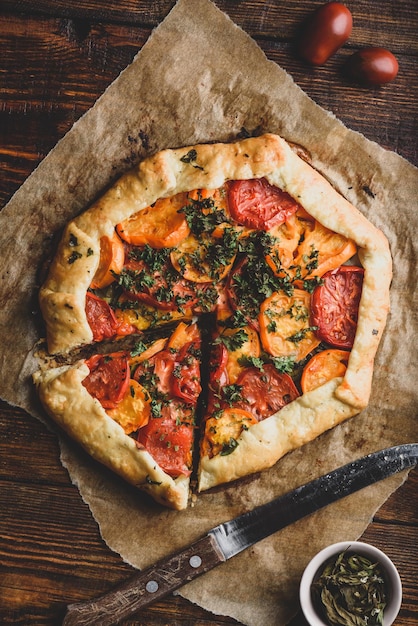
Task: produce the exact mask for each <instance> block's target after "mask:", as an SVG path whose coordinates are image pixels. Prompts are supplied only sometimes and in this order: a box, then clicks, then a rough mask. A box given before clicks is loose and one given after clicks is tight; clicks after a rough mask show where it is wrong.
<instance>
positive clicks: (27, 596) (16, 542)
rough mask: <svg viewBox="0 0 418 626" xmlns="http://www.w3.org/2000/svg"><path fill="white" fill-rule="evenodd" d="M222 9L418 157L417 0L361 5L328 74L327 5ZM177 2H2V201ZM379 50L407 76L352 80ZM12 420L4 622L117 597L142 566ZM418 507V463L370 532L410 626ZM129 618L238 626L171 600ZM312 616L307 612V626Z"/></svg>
mask: <svg viewBox="0 0 418 626" xmlns="http://www.w3.org/2000/svg"><path fill="white" fill-rule="evenodd" d="M216 4H217V5H218V7H219V8H220V9H222V10H224V11H225V12H226V13H227V14H228V15H229V16H230V17H231V18H232V20H233V21H234V22H235V23H236V24H238V25H239V26H241V27H242V28H243V29H244V30H246V31H247V32H248V33H249V34H250V35H251V36H252V37H253V38H254V39H255V40H256V41H257V42H258V43H259V45H260V46H261V48H262V49H263V50H264V51H265V53H266V54H267V56H268V57H269V58H270V59H272V60H273V61H275V62H277V63H278V64H280V65H281V66H282V67H284V68H285V69H286V70H287V71H289V72H290V73H291V74H292V76H293V77H294V79H295V81H296V82H297V83H298V84H299V85H300V86H301V87H302V89H304V90H305V91H306V92H307V93H308V94H309V95H310V96H311V97H312V98H313V99H314V100H315V101H316V102H317V103H318V104H320V105H321V106H323V107H324V108H326V109H328V110H331V111H333V113H334V114H335V115H336V116H337V117H339V118H340V119H341V120H342V121H343V122H344V123H345V124H346V125H347V126H349V127H351V128H352V129H354V130H357V131H360V132H362V133H363V134H364V135H365V136H366V137H368V138H369V139H372V140H375V141H377V142H378V143H379V144H381V145H382V146H384V147H386V148H389V149H391V150H394V151H396V152H398V153H399V154H400V155H402V156H404V157H405V158H406V159H408V160H409V161H411V162H412V163H414V164H415V165H417V164H418V154H417V147H418V141H417V139H418V133H417V124H418V122H417V120H418V71H417V70H418V64H417V60H418V37H417V33H418V5H417V3H416V0H380V2H375V1H374V0H351V1H347V5H348V6H349V8H350V9H351V10H352V13H353V15H354V23H355V28H354V31H353V33H352V36H351V38H350V41H349V43H348V45H346V46H345V48H344V49H343V50H341V51H340V53H339V54H338V55H337V56H336V57H334V58H333V59H331V60H330V61H329V63H328V64H327V65H326V66H325V67H322V68H316V69H313V68H310V67H308V66H306V65H305V64H304V63H302V62H301V61H300V60H299V59H298V58H297V57H296V56H295V54H294V46H293V41H294V35H295V33H296V31H297V29H298V26H299V24H300V22H301V20H302V19H303V18H304V17H305V16H306V15H308V14H309V13H310V12H311V11H312V10H313V8H314V7H316V6H318V5H319V4H321V2H316V1H313V0H305V1H304V2H300V1H298V0H286V2H278V1H274V0H268V1H267V2H263V1H262V0H244V1H242V2H239V1H234V0H217V1H216ZM173 5H174V1H173V0H159V1H158V2H151V1H145V0H144V1H142V2H138V1H137V0H123V1H116V0H71V2H68V1H67V0H37V1H36V2H33V0H2V1H1V8H0V15H1V19H0V76H1V82H0V97H1V108H0V136H1V140H0V159H1V176H0V206H3V205H4V204H5V203H6V202H7V201H8V200H9V199H10V197H11V196H12V194H13V193H14V192H15V191H16V190H17V189H18V187H19V186H20V185H21V184H22V183H23V182H24V180H25V179H26V178H27V176H29V174H30V173H31V172H32V171H33V170H34V168H35V167H36V166H37V164H38V163H39V162H40V161H41V160H42V159H43V157H45V155H46V154H47V153H48V152H49V150H50V149H51V148H52V147H53V146H54V145H55V144H56V142H57V141H58V140H59V139H60V138H61V137H62V136H63V135H64V134H65V133H66V132H67V131H68V130H69V129H70V128H71V126H72V124H73V123H74V122H75V121H76V120H77V119H78V118H79V117H80V116H81V115H82V114H83V113H84V112H85V111H86V110H87V109H88V108H89V107H91V106H92V105H93V103H94V102H95V100H96V99H97V97H98V96H100V95H101V93H102V92H103V91H104V89H105V88H106V87H107V85H109V83H110V82H111V81H112V80H113V79H114V78H116V77H117V76H118V74H119V73H120V71H121V70H123V69H124V68H125V67H126V65H128V64H129V63H130V62H131V61H132V59H133V57H134V55H135V54H136V52H137V51H138V49H140V48H141V46H142V45H143V44H144V43H145V41H146V40H147V38H148V36H149V35H150V33H151V31H152V29H153V28H154V27H155V26H156V25H157V24H158V23H159V22H160V21H161V20H162V19H163V18H164V17H165V16H166V14H167V13H168V11H169V10H170V9H171V7H172V6H173ZM368 45H375V46H385V47H388V48H389V49H391V50H392V52H394V53H395V54H396V56H397V57H398V59H399V62H400V73H399V76H398V78H397V79H396V81H395V82H393V83H391V84H388V85H386V86H384V87H382V88H373V89H367V88H361V87H358V86H356V85H353V84H350V83H349V82H348V81H347V80H346V79H345V78H344V77H343V76H342V74H341V63H342V60H343V59H344V58H345V57H346V56H347V55H348V54H350V53H351V52H353V51H355V50H357V49H358V48H360V47H364V46H368ZM389 210H390V207H389ZM12 340H13V339H12V337H11V341H12ZM5 375H7V371H3V372H2V376H5ZM0 423H1V432H2V437H1V440H0V446H1V449H0V467H1V475H0V485H1V489H0V499H1V502H0V552H1V558H0V561H1V563H0V623H1V624H2V625H6V624H21V625H22V626H28V625H36V626H41V625H51V626H52V625H57V624H60V623H61V619H62V616H63V613H64V608H65V605H66V604H67V603H69V602H74V601H79V600H82V599H87V598H90V597H94V596H96V595H99V594H101V593H103V592H104V591H106V590H108V589H110V588H111V587H112V586H113V585H114V584H116V583H117V582H119V581H121V580H124V579H126V578H128V577H129V576H130V574H131V573H132V568H131V567H129V566H128V565H126V564H125V563H123V562H122V560H121V558H120V557H119V556H118V555H117V554H114V553H113V552H111V551H110V550H109V549H108V548H107V547H106V545H105V544H104V543H103V541H102V539H101V537H100V535H99V532H98V528H97V525H96V523H95V521H94V520H93V518H92V516H91V514H90V511H89V509H88V507H87V506H86V505H85V504H84V503H83V501H82V500H81V497H80V495H79V493H78V491H77V488H76V487H74V486H73V485H72V484H71V482H70V480H69V478H68V475H67V473H66V471H65V470H64V469H63V468H62V466H61V463H60V460H59V449H58V444H57V440H56V438H55V436H54V435H52V434H51V433H50V432H49V431H48V430H47V429H46V428H45V427H44V426H43V425H42V424H41V423H39V422H38V421H37V420H35V419H34V418H32V417H30V416H29V415H27V414H26V413H25V412H24V411H22V410H19V409H16V408H12V407H10V406H8V405H6V404H4V403H0ZM417 501H418V470H414V471H413V472H411V474H410V477H409V479H408V481H407V482H406V483H405V484H404V486H403V487H401V488H400V489H399V490H398V491H397V492H396V493H395V494H393V496H392V497H391V498H390V499H389V500H388V501H387V502H386V503H385V505H384V506H383V507H382V508H381V510H380V511H379V512H378V513H377V515H376V517H375V518H374V520H373V521H372V523H371V524H370V526H369V527H368V529H367V530H366V532H365V534H364V537H363V538H364V539H365V540H366V541H370V542H371V543H374V544H375V545H376V546H378V547H380V548H383V549H384V550H385V551H386V552H387V553H388V554H389V555H390V556H391V557H392V558H393V559H394V561H395V563H396V564H397V566H398V568H399V571H400V574H401V577H402V579H403V584H404V601H403V605H402V608H401V611H400V614H399V617H398V619H397V620H396V624H397V625H399V626H412V625H413V624H415V625H416V624H418V582H417V581H418V576H417V574H418V507H417ZM126 623H127V624H131V625H134V624H135V625H139V624H141V625H147V626H152V625H159V626H161V625H163V624H169V625H171V626H173V625H174V626H175V625H190V626H191V625H194V626H195V625H203V624H206V625H215V624H233V623H236V622H235V621H234V620H231V619H228V618H222V617H215V616H213V615H211V614H209V613H207V612H205V611H204V610H202V609H200V608H199V607H196V606H193V605H191V604H190V603H188V602H187V601H185V600H183V599H181V598H179V597H170V598H168V599H167V600H165V601H164V602H159V603H157V604H155V605H154V606H152V607H151V608H149V609H148V610H146V611H144V612H143V613H142V614H141V615H140V616H138V617H137V618H136V619H131V620H129V621H128V622H126ZM303 623H304V622H303V619H302V618H301V617H300V616H298V617H297V618H296V619H295V620H294V622H293V626H296V625H299V624H303ZM278 626H283V625H278Z"/></svg>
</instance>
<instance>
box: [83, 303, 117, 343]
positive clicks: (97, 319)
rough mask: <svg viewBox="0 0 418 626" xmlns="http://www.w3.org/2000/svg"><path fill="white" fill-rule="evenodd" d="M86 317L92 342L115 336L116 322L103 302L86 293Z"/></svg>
mask: <svg viewBox="0 0 418 626" xmlns="http://www.w3.org/2000/svg"><path fill="white" fill-rule="evenodd" d="M86 316H87V321H88V323H89V326H90V328H91V330H92V333H93V340H94V341H103V339H109V338H110V337H114V336H115V335H116V334H117V329H118V321H117V319H116V317H115V314H114V313H113V311H112V309H111V308H110V306H109V305H108V303H107V302H106V301H105V300H102V299H101V298H98V297H97V296H96V295H94V293H91V292H90V291H88V292H87V297H86Z"/></svg>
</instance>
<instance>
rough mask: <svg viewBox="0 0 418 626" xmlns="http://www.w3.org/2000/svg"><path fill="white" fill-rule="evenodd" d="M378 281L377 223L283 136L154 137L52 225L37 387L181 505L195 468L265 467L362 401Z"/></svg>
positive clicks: (110, 461) (376, 333) (112, 459)
mask: <svg viewBox="0 0 418 626" xmlns="http://www.w3.org/2000/svg"><path fill="white" fill-rule="evenodd" d="M390 280H391V257H390V253H389V248H388V244H387V240H386V238H385V237H384V235H383V234H382V233H381V232H380V231H379V230H378V229H377V228H375V227H374V226H373V225H372V224H371V223H370V222H369V221H368V220H367V219H366V218H365V217H364V216H363V215H362V214H361V213H360V212H359V211H358V210H357V209H356V208H355V207H354V206H353V205H352V204H350V203H349V202H348V201H347V200H345V199H344V198H343V197H342V196H341V195H340V194H339V193H337V191H335V189H334V188H333V187H332V186H331V185H330V184H329V183H328V182H327V181H326V180H325V178H323V177H322V176H321V175H320V174H319V173H318V172H317V171H316V170H315V169H313V168H312V167H311V166H310V165H309V164H307V163H306V162H305V161H304V160H302V159H301V158H300V157H299V156H297V154H296V153H295V152H294V151H293V150H292V149H291V147H290V146H289V145H288V144H287V143H286V142H285V141H284V140H283V139H281V138H280V137H278V136H276V135H272V134H267V135H263V136H261V137H256V138H249V139H244V140H242V141H237V142H235V143H230V144H212V145H197V146H193V147H187V148H182V149H176V150H164V151H162V152H159V153H158V154H156V155H155V156H153V157H150V158H148V159H146V160H144V161H143V162H142V163H140V164H139V166H138V167H136V168H135V169H133V170H132V171H130V172H128V173H127V174H125V175H124V176H122V178H120V179H119V180H118V181H117V182H116V183H115V184H114V185H113V186H112V187H111V188H110V189H109V190H108V191H107V192H106V193H105V194H104V195H103V196H102V197H101V198H100V199H99V200H98V201H97V202H95V203H94V204H93V205H92V206H90V207H89V208H88V209H87V210H86V211H85V212H84V213H82V214H81V215H79V216H78V217H76V218H75V219H73V220H72V221H71V222H70V223H69V224H68V226H67V227H66V230H65V232H64V235H63V237H62V239H61V243H60V245H59V248H58V250H57V253H56V255H55V258H54V259H53V261H52V264H51V266H50V269H49V275H48V277H47V279H46V281H45V283H44V285H43V286H42V288H41V290H40V305H41V310H42V313H43V317H44V320H45V325H46V335H47V351H48V354H49V355H50V356H51V355H54V357H56V358H55V361H56V359H57V358H59V359H60V362H61V363H62V364H61V365H59V366H57V365H54V366H51V365H50V363H51V359H49V361H48V363H49V365H45V363H44V364H43V366H41V367H40V370H39V372H37V373H36V374H35V377H34V378H35V382H36V385H37V387H38V390H39V395H40V398H41V401H42V403H43V405H44V407H45V409H46V410H47V411H48V413H49V414H50V415H51V416H52V418H53V419H55V420H56V421H57V422H58V424H60V425H61V426H62V427H63V428H64V429H65V430H66V431H67V432H68V433H69V434H70V435H71V437H73V438H74V439H75V440H77V441H78V442H79V443H80V444H81V445H82V446H83V447H84V448H85V449H86V450H87V451H88V452H89V453H90V454H91V455H92V456H93V457H94V458H95V459H98V460H99V461H101V462H102V463H104V464H105V465H107V466H109V467H110V468H111V469H112V470H114V471H115V472H117V473H118V474H120V475H121V476H122V477H123V478H125V479H126V480H127V481H129V482H130V483H131V484H133V485H135V486H137V487H139V488H140V489H143V490H145V491H147V492H148V493H150V494H151V495H152V496H153V497H154V498H155V499H156V500H157V501H159V502H161V503H163V504H165V505H167V506H170V507H173V508H175V509H182V508H185V507H186V506H187V502H188V496H189V491H190V477H191V476H192V475H193V473H194V472H196V473H197V484H198V490H199V491H202V490H206V489H209V488H211V487H213V486H216V485H220V484H222V483H226V482H229V481H232V480H235V479H238V478H240V477H242V476H245V475H248V474H251V473H254V472H258V471H261V470H264V469H267V468H269V467H271V466H272V465H273V464H275V463H276V462H277V461H278V460H279V459H280V458H281V457H282V456H283V455H284V454H286V453H287V452H289V451H291V450H293V449H295V448H297V447H299V446H302V445H303V444H305V443H307V442H308V441H310V440H312V439H314V438H315V437H317V436H318V435H320V434H321V433H323V432H324V431H326V430H327V429H329V428H332V427H333V426H335V425H336V424H338V423H340V422H341V421H343V420H345V419H347V418H349V417H351V416H353V415H355V414H356V413H358V412H359V411H360V410H361V409H362V408H364V407H365V406H366V405H367V403H368V400H369V395H370V391H371V381H372V374H373V363H374V358H375V354H376V351H377V348H378V344H379V341H380V339H381V336H382V332H383V329H384V326H385V322H386V317H387V313H388V309H389V285H390ZM75 353H76V354H77V355H78V356H77V360H76V361H75V360H74V354H75Z"/></svg>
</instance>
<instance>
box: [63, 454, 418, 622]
mask: <svg viewBox="0 0 418 626" xmlns="http://www.w3.org/2000/svg"><path fill="white" fill-rule="evenodd" d="M417 463H418V443H409V444H402V445H399V446H394V447H391V448H385V449H384V450H380V451H378V452H373V453H372V454H369V455H367V456H365V457H362V458H360V459H357V460H356V461H353V462H351V463H348V464H347V465H343V466H342V467H339V468H338V469H336V470H333V471H332V472H329V473H328V474H325V475H324V476H321V477H319V478H316V479H315V480H312V481H311V482H309V483H306V484H305V485H302V486H300V487H297V488H296V489H294V490H293V491H290V492H288V493H286V494H284V495H282V496H280V497H278V498H276V499H275V500H272V501H271V502H268V503H266V504H263V505H261V506H258V507H257V508H255V509H253V510H251V511H248V512H247V513H244V514H243V515H240V516H239V517H236V518H235V519H232V520H229V521H227V522H224V523H222V524H219V526H216V527H215V528H212V529H211V530H209V532H208V533H207V534H206V535H204V536H203V537H202V538H200V539H198V540H197V541H195V542H194V543H193V544H191V545H190V546H189V547H187V548H185V549H183V550H180V551H179V552H177V553H176V554H172V555H170V556H168V557H167V558H164V559H162V560H160V561H159V562H158V563H156V564H155V565H152V566H151V567H149V568H147V569H145V570H142V571H141V572H139V573H138V574H136V575H135V576H134V577H133V578H131V579H129V580H128V581H127V582H125V583H123V584H122V585H120V586H119V587H117V588H116V589H114V590H112V591H110V592H109V593H107V594H105V595H103V596H101V597H99V598H97V599H96V600H89V601H84V602H79V603H75V604H70V605H68V607H67V612H66V615H65V617H64V621H63V626H87V625H91V624H99V625H100V626H113V625H115V624H119V622H121V621H122V620H123V619H126V618H127V617H129V616H130V615H132V614H134V613H136V612H137V611H138V610H139V609H142V608H144V607H146V606H148V605H149V604H151V603H152V602H155V601H157V600H160V599H161V598H163V597H164V596H166V595H168V594H169V593H171V592H172V591H175V590H176V589H178V588H179V587H181V586H182V585H184V584H186V583H188V582H190V581H191V580H193V579H194V578H196V577H197V576H200V575H201V574H204V573H206V572H208V571H209V570H211V569H212V568H214V567H215V566H216V565H219V564H220V563H223V562H225V561H227V560H228V559H230V558H231V557H233V556H235V555H236V554H239V553H240V552H242V551H243V550H245V549H246V548H249V547H250V546H252V545H254V544H255V543H256V542H258V541H260V540H261V539H264V538H266V537H269V536H270V535H272V534H273V533H275V532H277V531H278V530H281V529H282V528H285V527H286V526H288V525H289V524H292V523H293V522H296V521H297V520H299V519H302V518H303V517H306V516H307V515H310V514H311V513H313V512H314V511H317V510H319V509H322V508H323V507H325V506H327V505H328V504H331V503H332V502H336V501H337V500H340V499H341V498H344V497H346V496H348V495H349V494H351V493H354V492H356V491H359V490H360V489H363V488H364V487H367V486H368V485H371V484H373V483H375V482H377V481H379V480H382V479H384V478H387V477H388V476H391V475H392V474H396V473H397V472H401V471H402V470H406V469H408V468H411V467H413V466H414V465H416V464H417Z"/></svg>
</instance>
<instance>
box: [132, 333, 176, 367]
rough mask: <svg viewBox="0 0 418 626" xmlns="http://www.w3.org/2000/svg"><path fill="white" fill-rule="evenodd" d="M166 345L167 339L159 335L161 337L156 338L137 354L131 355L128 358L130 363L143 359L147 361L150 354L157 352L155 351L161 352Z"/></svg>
mask: <svg viewBox="0 0 418 626" xmlns="http://www.w3.org/2000/svg"><path fill="white" fill-rule="evenodd" d="M166 345H167V339H166V338H165V337H161V339H156V341H154V342H153V343H152V344H151V345H150V347H149V348H147V349H146V350H144V351H143V352H141V354H138V355H137V356H132V357H131V358H130V359H129V363H130V365H131V366H132V365H137V364H138V363H143V362H144V361H148V360H149V359H150V358H151V357H152V356H154V355H155V354H157V352H161V350H164V349H165V347H166Z"/></svg>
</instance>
